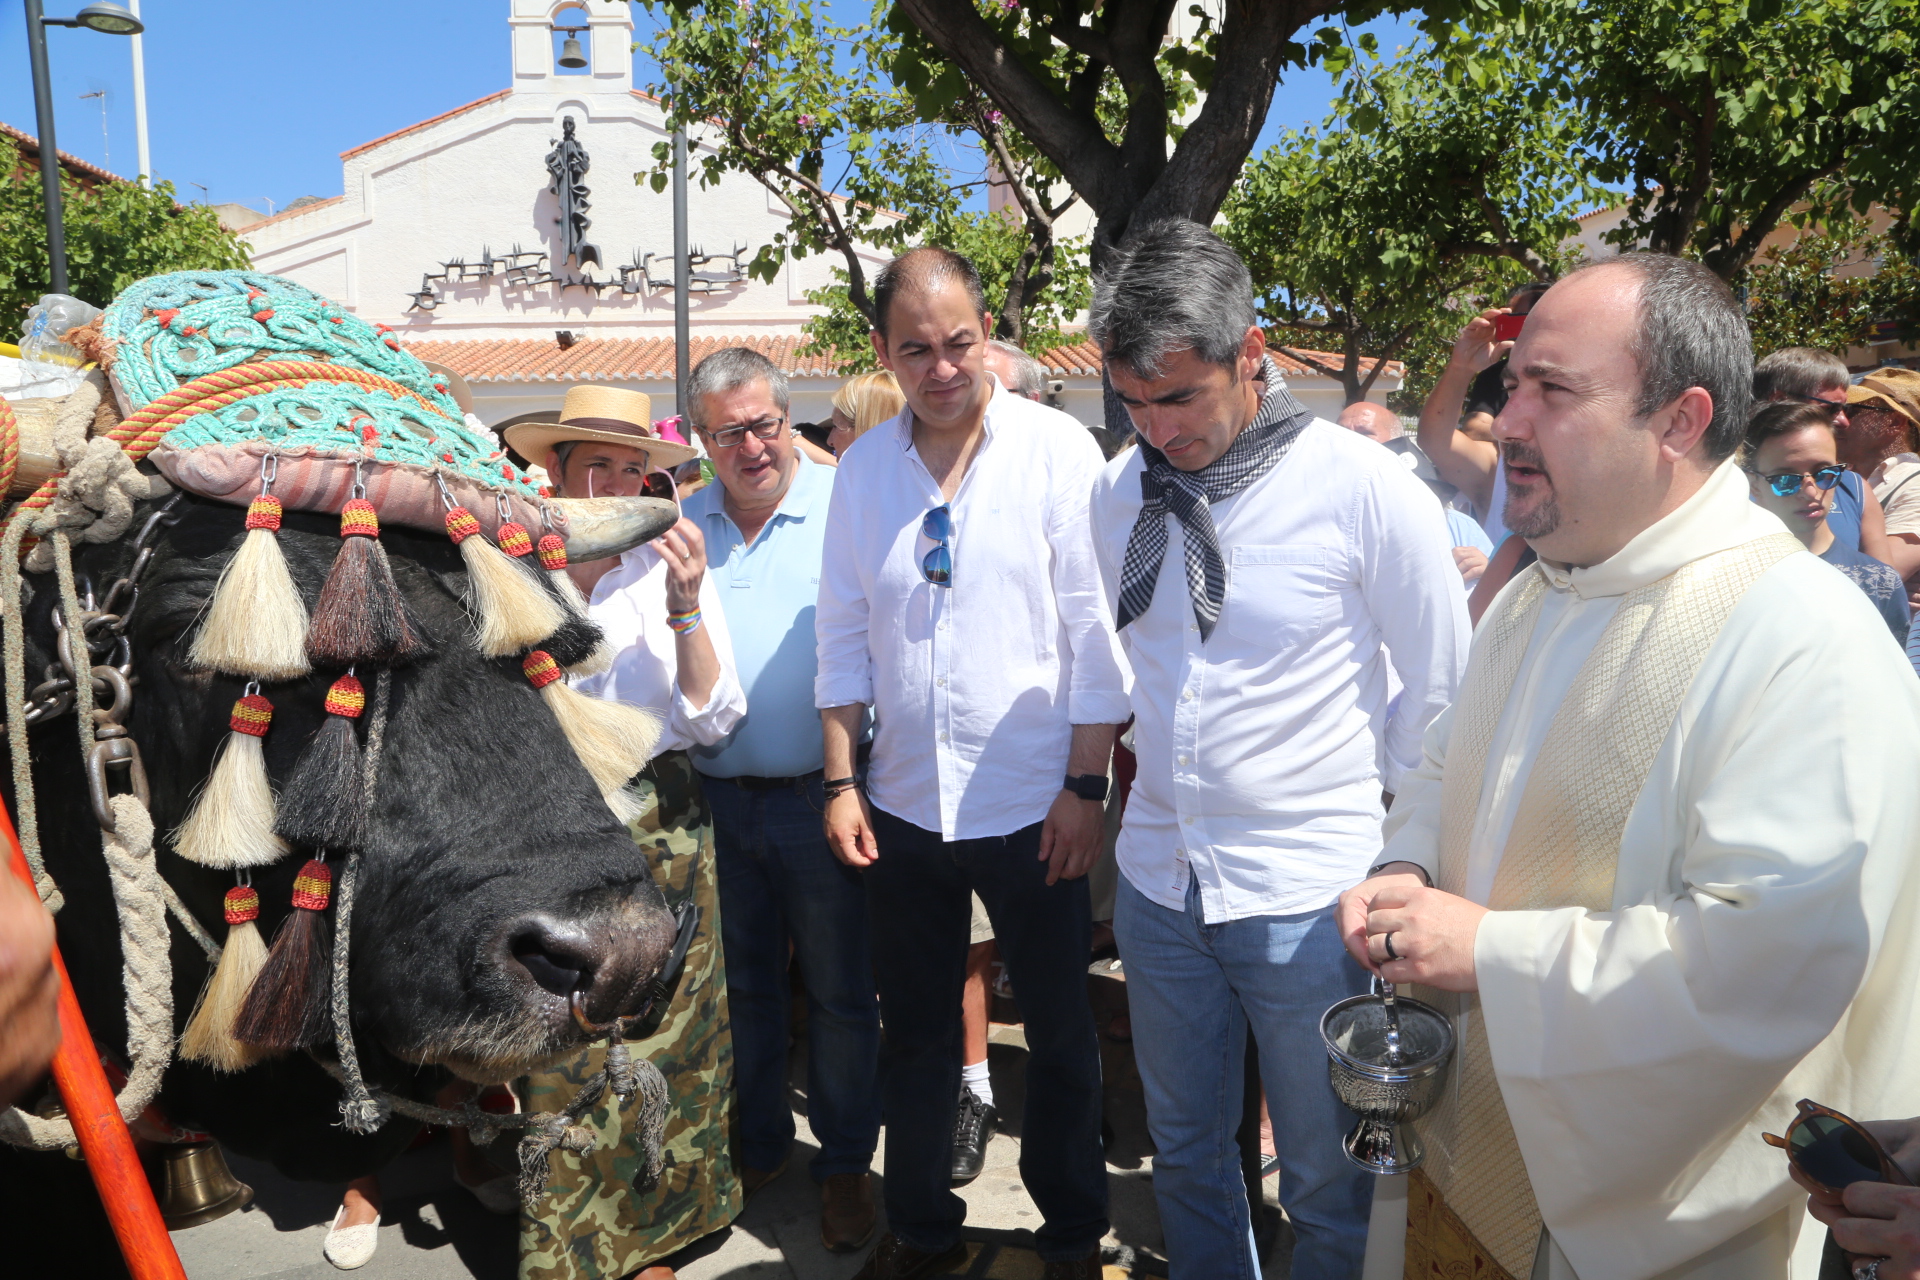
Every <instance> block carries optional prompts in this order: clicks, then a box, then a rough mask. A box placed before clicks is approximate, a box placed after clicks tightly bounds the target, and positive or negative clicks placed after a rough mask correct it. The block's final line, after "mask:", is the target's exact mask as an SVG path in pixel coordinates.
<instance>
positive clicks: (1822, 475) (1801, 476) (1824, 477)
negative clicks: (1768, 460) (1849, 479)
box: [1753, 463, 1847, 498]
mask: <svg viewBox="0 0 1920 1280" xmlns="http://www.w3.org/2000/svg"><path fill="white" fill-rule="evenodd" d="M1753 474H1754V475H1757V476H1758V475H1760V473H1759V472H1758V471H1756V472H1754V473H1753ZM1846 474H1847V469H1846V468H1845V467H1843V466H1840V465H1838V464H1837V463H1836V464H1835V465H1833V466H1831V467H1821V468H1820V469H1819V470H1818V471H1815V472H1813V473H1812V474H1808V473H1807V472H1805V471H1776V472H1773V473H1771V474H1769V475H1764V476H1760V478H1761V479H1762V480H1765V481H1766V482H1767V487H1768V488H1770V489H1772V490H1773V496H1774V497H1776V498H1791V497H1792V496H1793V495H1794V494H1796V493H1798V492H1800V486H1801V485H1803V484H1805V483H1806V482H1807V481H1808V480H1811V481H1813V483H1814V486H1815V487H1816V488H1818V489H1820V490H1822V491H1823V492H1824V491H1825V490H1828V489H1831V488H1833V486H1835V485H1837V484H1839V483H1840V477H1841V476H1844V475H1846Z"/></svg>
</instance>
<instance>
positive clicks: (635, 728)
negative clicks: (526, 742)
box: [521, 649, 661, 822]
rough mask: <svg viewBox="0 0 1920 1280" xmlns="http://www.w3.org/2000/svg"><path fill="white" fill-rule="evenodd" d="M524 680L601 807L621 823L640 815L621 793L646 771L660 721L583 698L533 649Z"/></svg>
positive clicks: (639, 807) (624, 706) (638, 805)
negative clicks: (564, 739)
mask: <svg viewBox="0 0 1920 1280" xmlns="http://www.w3.org/2000/svg"><path fill="white" fill-rule="evenodd" d="M521 668H522V670H524V671H525V672H526V675H527V679H528V680H529V681H531V682H532V684H533V687H534V688H536V689H538V690H539V691H540V696H541V697H543V698H545V699H546V700H547V706H548V707H549V708H551V709H552V711H553V716H554V719H556V720H558V721H559V722H560V730H561V732H563V733H565V734H566V735H567V741H568V742H569V743H571V744H572V745H573V753H574V754H575V755H576V756H578V757H580V763H581V764H583V765H585V766H586V768H587V772H588V773H589V774H591V775H593V781H594V783H595V785H597V786H598V787H599V788H600V796H601V798H602V799H604V800H605V801H606V802H607V807H608V808H609V809H611V810H613V812H614V815H615V816H616V817H618V818H619V819H620V820H621V821H622V822H626V821H629V820H630V819H632V818H634V817H637V816H638V815H639V814H640V813H641V812H644V810H645V805H644V802H642V801H640V800H639V799H638V797H636V796H635V795H634V794H633V793H632V792H630V791H629V790H628V788H627V784H628V783H630V782H632V781H633V778H634V775H635V774H637V773H639V772H640V771H641V770H642V769H644V768H646V766H647V761H649V760H651V759H653V755H654V751H655V749H656V748H657V747H658V746H659V745H660V736H661V725H660V720H659V718H658V717H657V716H655V715H654V714H653V713H652V712H649V711H645V710H642V709H641V708H639V707H636V706H632V705H630V704H628V703H625V702H613V701H610V700H608V699H604V698H589V697H588V696H587V695H586V694H584V693H581V692H580V691H579V690H577V689H573V688H570V687H568V685H567V683H566V681H564V680H562V679H561V678H560V667H559V664H558V663H556V662H554V660H553V657H552V655H550V654H548V653H546V652H545V651H544V650H540V649H536V650H534V651H533V652H532V653H530V654H528V655H527V656H526V659H525V661H523V662H522V663H521Z"/></svg>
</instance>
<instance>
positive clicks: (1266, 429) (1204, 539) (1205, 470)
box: [1114, 358, 1313, 640]
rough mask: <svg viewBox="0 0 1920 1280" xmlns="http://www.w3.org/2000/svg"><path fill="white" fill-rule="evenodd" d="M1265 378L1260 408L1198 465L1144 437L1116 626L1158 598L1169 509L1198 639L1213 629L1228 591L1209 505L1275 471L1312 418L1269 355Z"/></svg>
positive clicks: (1262, 375) (1262, 373)
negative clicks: (1188, 467) (1182, 465)
mask: <svg viewBox="0 0 1920 1280" xmlns="http://www.w3.org/2000/svg"><path fill="white" fill-rule="evenodd" d="M1260 380H1261V381H1262V382H1264V383H1266V386H1267V394H1266V396H1265V397H1264V398H1263V399H1262V400H1261V401H1260V411H1259V412H1258V413H1256V414H1255V415H1254V418H1253V421H1252V422H1251V423H1249V424H1248V425H1247V429H1246V430H1244V431H1242V432H1241V433H1240V435H1239V437H1238V438H1237V439H1235V440H1234V442H1233V443H1232V444H1231V445H1229V446H1227V451H1226V452H1225V453H1223V454H1221V455H1220V456H1219V457H1218V458H1215V459H1214V460H1213V461H1212V462H1209V463H1208V464H1207V465H1206V466H1204V467H1202V468H1200V470H1198V471H1182V470H1180V469H1179V468H1177V467H1175V466H1174V465H1173V464H1172V463H1171V462H1168V461H1167V459H1166V455H1165V454H1163V453H1161V452H1160V451H1159V450H1158V449H1156V448H1154V447H1153V446H1152V445H1150V444H1148V443H1147V442H1146V440H1145V439H1144V438H1142V439H1141V441H1140V454H1141V456H1142V457H1143V458H1144V459H1145V460H1146V464H1147V469H1146V470H1145V471H1143V472H1141V474H1140V497H1141V499H1142V502H1143V505H1142V506H1141V508H1140V516H1139V518H1138V519H1136V520H1135V521H1134V522H1133V532H1132V533H1131V534H1129V535H1128V537H1127V558H1126V563H1125V564H1123V565H1122V566H1121V569H1120V610H1119V613H1118V614H1117V615H1116V616H1115V618H1114V626H1115V627H1116V628H1120V627H1125V626H1126V625H1127V624H1128V623H1130V622H1132V621H1133V620H1134V619H1135V618H1137V617H1139V616H1140V615H1141V614H1143V613H1145V612H1146V611H1147V606H1148V605H1150V604H1152V603H1153V588H1154V584H1155V583H1157V582H1158V581H1159V579H1160V564H1161V562H1162V561H1163V560H1165V559H1166V556H1167V522H1166V516H1167V515H1168V514H1172V515H1173V517H1174V518H1175V519H1177V520H1179V521H1180V529H1181V532H1182V534H1183V535H1184V536H1183V538H1182V542H1183V543H1184V544H1185V547H1186V558H1187V594H1188V595H1189V596H1191V597H1192V599H1193V617H1194V620H1195V621H1196V622H1198V623H1199V624H1200V638H1201V639H1202V640H1205V639H1207V638H1208V637H1210V636H1211V635H1213V628H1214V624H1215V623H1217V622H1219V621H1220V607H1221V605H1222V604H1224V603H1225V601H1226V598H1227V566H1226V563H1225V562H1224V561H1223V560H1221V558H1220V543H1219V540H1218V539H1217V538H1216V536H1215V534H1214V529H1213V513H1212V512H1211V511H1209V510H1208V504H1209V503H1214V502H1221V501H1224V500H1225V499H1227V498H1231V497H1232V496H1233V495H1234V494H1236V493H1238V492H1240V491H1241V490H1242V489H1244V488H1246V487H1247V486H1248V485H1250V484H1252V483H1253V482H1254V481H1255V480H1257V479H1259V478H1260V477H1261V476H1263V475H1265V474H1266V473H1267V472H1268V471H1270V470H1271V469H1272V468H1273V466H1274V464H1275V463H1277V462H1279V461H1280V459H1281V458H1282V457H1284V456H1285V455H1286V452H1287V449H1288V447H1289V446H1291V445H1292V444H1293V442H1294V441H1295V440H1296V439H1298V438H1299V435H1300V431H1301V428H1303V427H1305V426H1306V425H1307V423H1308V422H1309V421H1310V420H1311V419H1312V418H1313V414H1312V412H1311V411H1309V410H1308V409H1307V408H1306V406H1304V405H1302V404H1301V403H1300V402H1299V401H1298V400H1295V399H1294V398H1293V395H1292V393H1291V392H1289V391H1288V390H1287V384H1286V383H1285V382H1283V381H1281V379H1280V370H1279V368H1278V367H1276V366H1275V365H1274V363H1273V360H1272V359H1271V358H1265V359H1263V360H1262V361H1261V364H1260Z"/></svg>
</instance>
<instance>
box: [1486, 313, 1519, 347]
mask: <svg viewBox="0 0 1920 1280" xmlns="http://www.w3.org/2000/svg"><path fill="white" fill-rule="evenodd" d="M1526 322H1527V318H1526V317H1525V316H1516V315H1504V316H1495V317H1494V318H1493V340H1494V341H1495V342H1512V341H1513V340H1514V339H1515V338H1517V337H1519V336H1520V328H1521V326H1522V325H1524V324H1526Z"/></svg>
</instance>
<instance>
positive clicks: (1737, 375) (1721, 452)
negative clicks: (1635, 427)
mask: <svg viewBox="0 0 1920 1280" xmlns="http://www.w3.org/2000/svg"><path fill="white" fill-rule="evenodd" d="M1587 271H1627V272H1631V273H1632V274H1633V276H1634V277H1635V279H1636V280H1638V281H1639V284H1640V297H1639V313H1640V314H1639V316H1638V322H1639V323H1638V324H1637V325H1636V327H1635V331H1634V335H1633V343H1632V346H1631V349H1630V351H1629V354H1631V355H1632V356H1633V362H1634V364H1635V365H1636V366H1638V367H1639V370H1640V401H1639V403H1638V404H1637V405H1635V406H1634V412H1635V413H1637V414H1639V415H1640V416H1641V417H1645V416H1646V415H1648V414H1650V413H1655V412H1658V411H1659V410H1661V409H1663V408H1665V407H1666V406H1667V405H1670V404H1672V403H1673V402H1674V401H1675V400H1677V399H1679V397H1680V395H1681V393H1682V392H1684V391H1686V390H1687V389H1688V388H1689V387H1699V388H1701V389H1702V390H1704V391H1705V392H1706V393H1707V394H1708V395H1709V396H1711V397H1712V399H1713V421H1712V422H1711V423H1709V424H1708V425H1707V432H1706V435H1705V437H1703V439H1704V441H1705V444H1706V448H1707V457H1708V458H1709V459H1710V460H1712V461H1714V462H1721V461H1723V460H1725V459H1727V458H1730V457H1732V456H1733V454H1734V451H1735V450H1737V449H1738V448H1739V447H1740V441H1741V440H1742V438H1744V437H1745V435H1746V431H1747V414H1748V412H1749V410H1750V409H1751V407H1752V405H1753V336H1752V334H1751V333H1749V332H1748V330H1747V317H1746V313H1745V312H1743V311H1742V310H1741V308H1740V303H1739V302H1738V301H1736V300H1735V298H1734V296H1733V290H1731V289H1729V288H1727V282H1726V281H1724V280H1722V279H1721V278H1720V277H1719V276H1717V275H1715V274H1713V272H1711V271H1709V270H1707V269H1706V268H1705V267H1703V266H1701V265H1700V264H1699V263H1697V262H1690V261H1688V260H1687V259H1685V258H1676V257H1673V256H1672V255H1670V254H1665V253H1623V254H1621V255H1619V256H1618V257H1615V258H1607V259H1605V260H1604V261H1601V262H1597V263H1594V264H1593V265H1592V266H1587V267H1582V268H1580V271H1576V272H1574V273H1573V274H1575V275H1579V274H1581V273H1582V272H1587Z"/></svg>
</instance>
